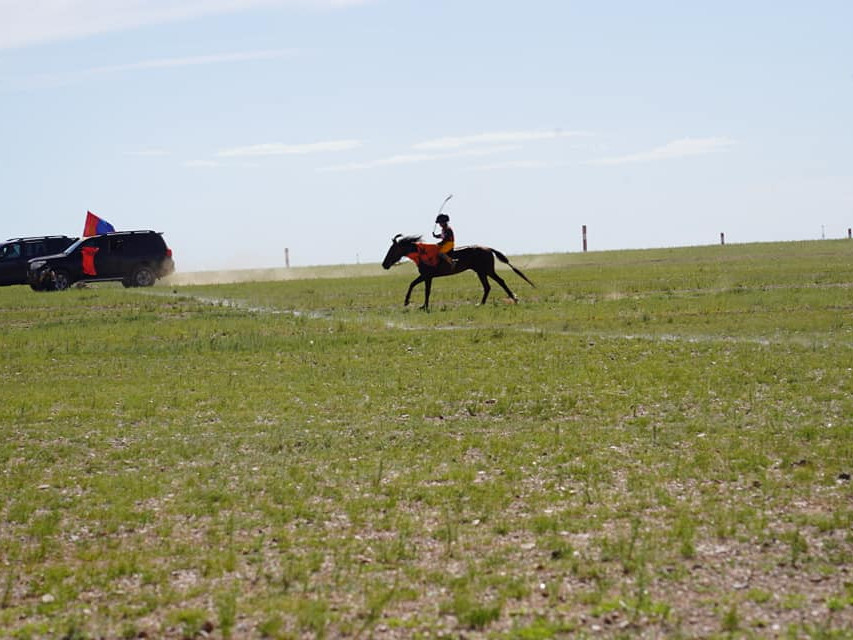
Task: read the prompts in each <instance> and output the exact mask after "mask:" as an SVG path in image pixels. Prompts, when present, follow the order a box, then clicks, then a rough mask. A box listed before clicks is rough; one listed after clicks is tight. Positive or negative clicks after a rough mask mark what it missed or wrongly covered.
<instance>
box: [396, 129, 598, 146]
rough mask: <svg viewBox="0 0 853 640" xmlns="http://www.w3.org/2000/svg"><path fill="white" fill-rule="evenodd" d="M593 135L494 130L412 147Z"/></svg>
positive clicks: (506, 142) (439, 139) (514, 142)
mask: <svg viewBox="0 0 853 640" xmlns="http://www.w3.org/2000/svg"><path fill="white" fill-rule="evenodd" d="M591 135H592V134H591V133H589V132H586V131H563V130H562V129H553V130H549V131H492V132H488V133H478V134H475V135H470V136H456V137H444V138H436V139H434V140H426V141H424V142H419V143H417V144H415V145H413V147H412V148H414V149H418V150H422V151H428V150H446V149H461V148H463V147H470V146H475V145H490V144H521V143H523V142H536V141H539V140H557V139H560V138H575V137H582V136H591Z"/></svg>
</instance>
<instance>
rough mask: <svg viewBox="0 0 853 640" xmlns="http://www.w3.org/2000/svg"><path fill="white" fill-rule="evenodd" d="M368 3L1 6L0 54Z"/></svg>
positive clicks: (231, 0)
mask: <svg viewBox="0 0 853 640" xmlns="http://www.w3.org/2000/svg"><path fill="white" fill-rule="evenodd" d="M367 2H368V0H135V1H134V2H116V1H115V0H0V49H14V48H19V47H26V46H31V45H36V44H43V43H47V42H56V41H62V40H75V39H79V38H85V37H88V36H92V35H97V34H103V33H111V32H115V31H126V30H130V29H136V28H139V27H144V26H151V25H157V24H167V23H171V22H179V21H184V20H192V19H195V18H201V17H204V16H210V15H218V14H229V13H240V12H245V11H250V10H253V9H263V8H272V7H287V6H292V7H299V8H315V9H335V8H342V7H347V6H352V5H359V4H366V3H367Z"/></svg>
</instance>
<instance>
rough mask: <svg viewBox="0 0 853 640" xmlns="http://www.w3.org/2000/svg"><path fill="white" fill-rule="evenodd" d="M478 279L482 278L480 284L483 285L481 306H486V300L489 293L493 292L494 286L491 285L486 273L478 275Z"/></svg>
mask: <svg viewBox="0 0 853 640" xmlns="http://www.w3.org/2000/svg"><path fill="white" fill-rule="evenodd" d="M477 277H478V278H480V284H482V285H483V299H482V300H480V304H486V298H488V297H489V291H491V290H492V285H490V284H489V280H488V278H486V274H485V273H477Z"/></svg>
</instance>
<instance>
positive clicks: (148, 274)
mask: <svg viewBox="0 0 853 640" xmlns="http://www.w3.org/2000/svg"><path fill="white" fill-rule="evenodd" d="M156 280H157V276H156V275H154V270H153V269H152V268H151V267H149V266H148V265H144V264H141V265H139V266H138V267H136V268H135V269H134V270H133V273H131V274H130V286H131V287H150V286H152V285H153V284H154V283H155V282H156Z"/></svg>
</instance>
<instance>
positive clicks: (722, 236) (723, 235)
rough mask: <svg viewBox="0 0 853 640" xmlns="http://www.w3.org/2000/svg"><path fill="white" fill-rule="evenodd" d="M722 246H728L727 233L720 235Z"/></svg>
mask: <svg viewBox="0 0 853 640" xmlns="http://www.w3.org/2000/svg"><path fill="white" fill-rule="evenodd" d="M720 244H721V245H723V246H725V245H726V234H725V233H720Z"/></svg>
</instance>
